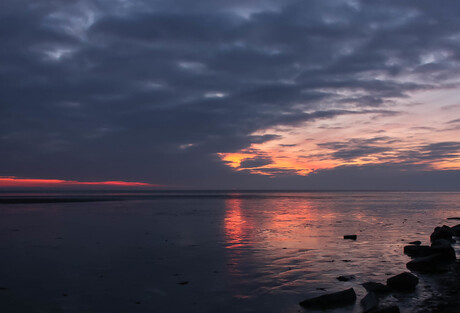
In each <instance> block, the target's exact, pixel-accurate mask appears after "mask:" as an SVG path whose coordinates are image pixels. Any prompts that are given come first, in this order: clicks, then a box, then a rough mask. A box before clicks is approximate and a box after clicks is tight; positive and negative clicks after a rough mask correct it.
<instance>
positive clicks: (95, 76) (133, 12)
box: [0, 0, 460, 185]
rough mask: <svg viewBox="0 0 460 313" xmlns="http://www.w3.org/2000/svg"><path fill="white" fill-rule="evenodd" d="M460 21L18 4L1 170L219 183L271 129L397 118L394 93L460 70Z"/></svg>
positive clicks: (394, 4) (410, 8)
mask: <svg viewBox="0 0 460 313" xmlns="http://www.w3.org/2000/svg"><path fill="white" fill-rule="evenodd" d="M459 13H460V3H459V2H458V1H440V2H434V1H428V0H425V1H424V0H422V1H415V0H413V1H404V2H402V1H396V0H395V1H383V0H379V1H372V2H370V1H283V2H279V1H224V2H222V1H210V0H197V1H193V2H190V1H171V0H168V1H122V0H118V1H103V0H101V1H89V0H88V1H86V0H85V1H84V0H81V1H79V0H74V1H57V0H48V1H46V0H40V1H33V2H30V1H20V0H15V1H13V0H7V1H4V2H3V3H2V5H1V10H0V40H1V45H2V49H0V61H1V64H2V66H1V67H0V80H1V81H2V84H1V85H0V95H1V99H0V101H1V106H0V149H1V151H2V154H1V155H0V175H15V176H35V177H56V178H69V179H79V178H80V179H85V180H91V179H98V180H100V179H131V180H145V181H149V182H153V183H165V184H168V183H170V184H175V183H177V182H181V183H184V184H188V183H191V182H194V181H196V180H202V181H203V184H206V183H210V184H211V185H212V182H213V181H215V180H216V179H220V177H227V178H228V177H229V175H230V170H229V169H228V168H226V167H225V165H224V164H223V163H222V162H220V161H219V160H218V158H217V157H216V155H215V153H219V152H235V151H238V150H240V149H243V148H247V147H249V146H250V145H251V144H252V143H261V142H265V141H269V140H273V139H275V138H279V137H277V135H276V134H269V135H265V136H255V135H253V134H254V132H256V131H258V130H264V129H268V128H273V127H276V126H280V125H287V126H295V125H297V126H298V125H301V124H302V123H305V122H311V121H314V120H318V119H325V120H326V119H331V118H335V117H338V116H341V115H356V114H365V115H377V116H378V115H391V114H398V112H396V111H394V110H392V109H391V104H392V101H394V100H395V99H400V98H404V97H407V95H408V92H412V91H417V90H429V89H432V88H438V87H440V86H442V85H443V82H444V80H445V79H446V80H447V79H449V78H452V77H454V76H455V75H456V73H458V66H457V64H458V61H459V60H460V52H459V51H460V49H459V48H460V44H459V41H458V39H456V38H457V37H458V33H459V32H460V23H458V16H459ZM456 36H457V37H456ZM405 75H411V77H415V79H412V81H406V80H405V82H404V83H403V82H402V79H401V78H404V77H405ZM377 76H378V78H377ZM446 83H447V82H446ZM339 91H341V92H339ZM337 148H338V149H340V147H337ZM342 149H345V150H340V151H337V152H336V155H335V156H336V157H337V158H343V159H349V158H353V157H358V156H362V155H365V154H369V153H376V152H382V151H383V150H381V151H377V150H378V149H383V148H376V147H373V146H372V145H371V144H370V143H362V144H361V145H360V146H359V145H357V146H356V147H354V148H342ZM376 149H377V150H376ZM429 149H432V150H429ZM443 149H444V150H443ZM448 149H453V148H452V147H445V146H444V147H427V150H426V151H425V154H427V155H432V156H435V155H436V153H438V154H439V153H442V151H444V152H446V151H447V150H448ZM446 153H452V152H446ZM280 171H281V169H280ZM228 179H230V178H228ZM235 179H236V178H235ZM238 179H239V178H238Z"/></svg>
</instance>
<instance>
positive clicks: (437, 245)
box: [404, 224, 460, 273]
mask: <svg viewBox="0 0 460 313" xmlns="http://www.w3.org/2000/svg"><path fill="white" fill-rule="evenodd" d="M454 236H460V224H459V225H457V226H454V227H449V226H446V225H443V226H442V227H436V228H435V229H434V232H433V233H432V234H431V236H430V241H431V245H430V246H428V245H422V244H421V242H420V241H414V242H411V243H410V244H409V245H408V246H405V247H404V253H405V254H407V255H408V256H410V257H411V258H413V260H412V261H410V262H409V263H407V265H406V266H407V268H408V269H410V270H411V271H417V272H421V273H440V272H447V271H448V270H449V269H450V267H451V265H452V264H453V263H454V262H455V260H456V256H455V250H454V248H452V246H451V244H452V243H454V242H455V240H454V239H453V238H452V237H454Z"/></svg>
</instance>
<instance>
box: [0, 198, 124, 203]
mask: <svg viewBox="0 0 460 313" xmlns="http://www.w3.org/2000/svg"><path fill="white" fill-rule="evenodd" d="M114 200H124V199H116V198H0V204H29V203H30V204H33V203H66V202H98V201H114Z"/></svg>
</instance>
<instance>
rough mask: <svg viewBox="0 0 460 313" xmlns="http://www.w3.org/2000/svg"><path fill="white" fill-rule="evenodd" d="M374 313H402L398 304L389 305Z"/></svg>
mask: <svg viewBox="0 0 460 313" xmlns="http://www.w3.org/2000/svg"><path fill="white" fill-rule="evenodd" d="M372 313H400V311H399V307H398V306H397V305H392V306H388V307H386V308H381V309H378V310H376V311H372Z"/></svg>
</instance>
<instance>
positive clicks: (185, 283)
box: [177, 281, 188, 286]
mask: <svg viewBox="0 0 460 313" xmlns="http://www.w3.org/2000/svg"><path fill="white" fill-rule="evenodd" d="M177 284H178V285H182V286H183V285H187V284H188V281H181V282H180V283H177Z"/></svg>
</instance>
